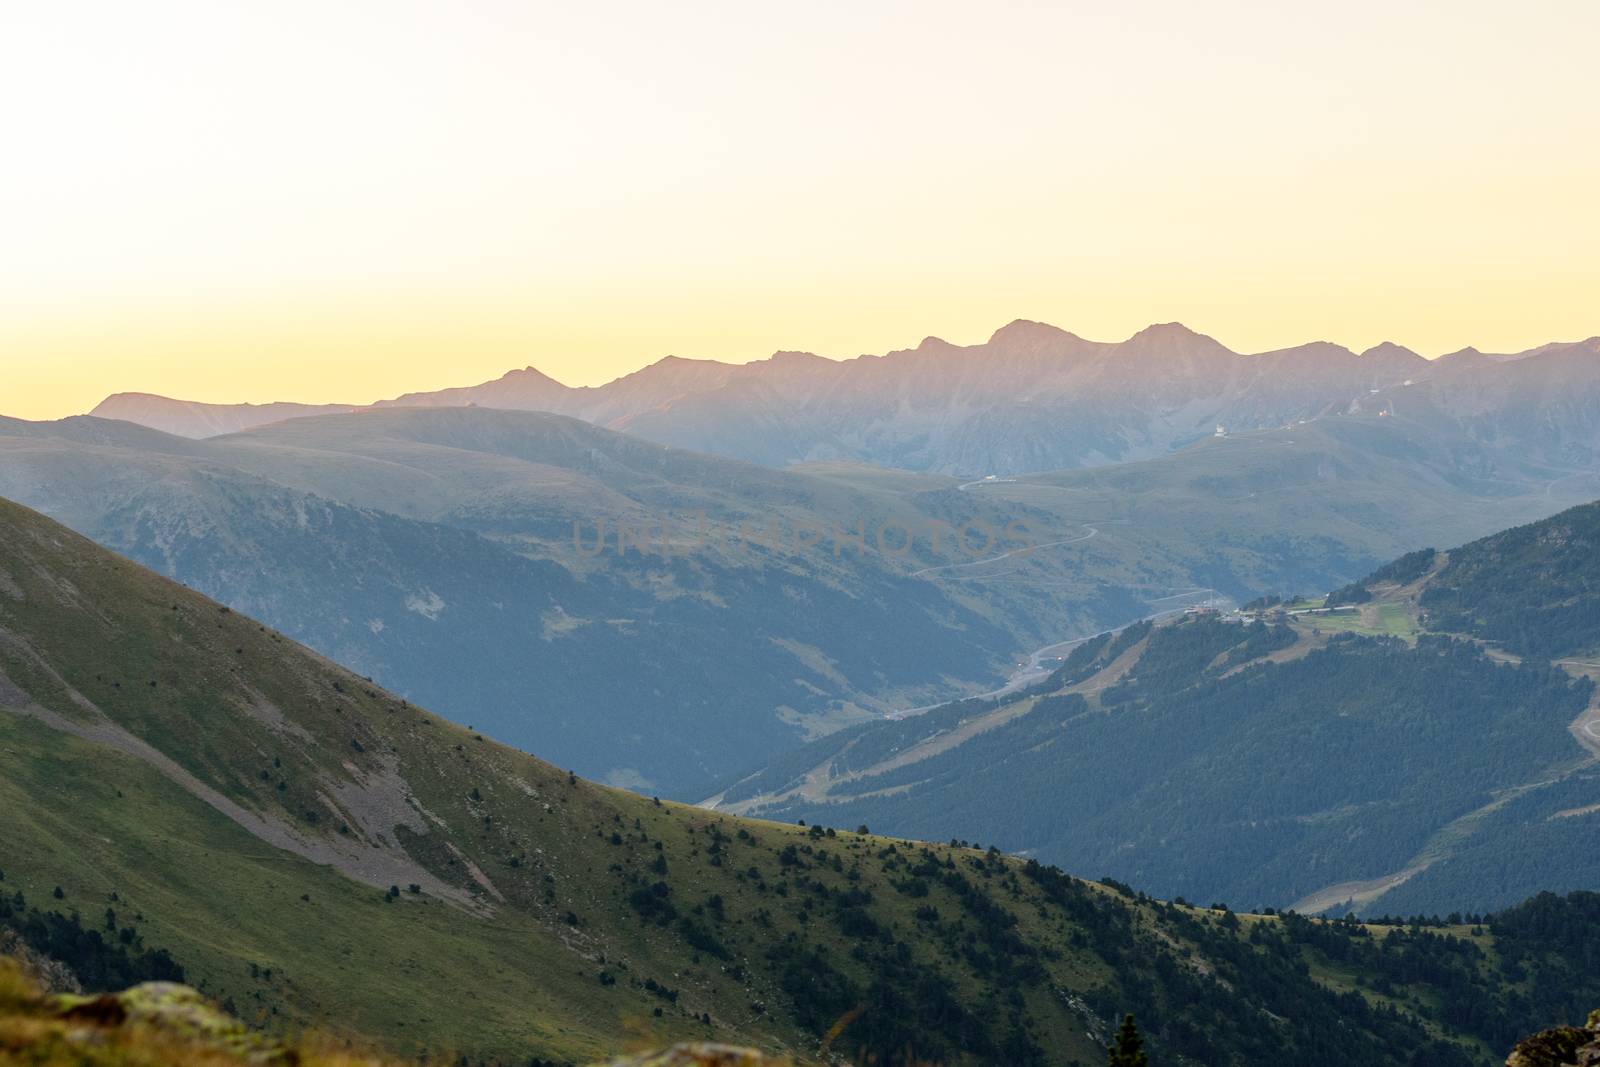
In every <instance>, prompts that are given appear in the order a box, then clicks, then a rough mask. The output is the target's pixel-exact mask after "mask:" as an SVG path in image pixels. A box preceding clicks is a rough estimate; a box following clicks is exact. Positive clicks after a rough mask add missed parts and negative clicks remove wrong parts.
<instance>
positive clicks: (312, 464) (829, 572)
mask: <svg viewBox="0 0 1600 1067" xmlns="http://www.w3.org/2000/svg"><path fill="white" fill-rule="evenodd" d="M1568 470H1570V468H1568V467H1566V466H1564V465H1563V466H1562V467H1560V468H1559V469H1557V470H1551V469H1547V468H1545V467H1543V466H1540V465H1538V464H1529V463H1525V462H1522V461H1521V460H1519V459H1518V458H1517V457H1516V455H1515V452H1514V451H1504V450H1497V449H1495V448H1493V447H1489V446H1485V445H1479V444H1476V443H1474V442H1471V441H1469V440H1464V439H1462V438H1460V437H1458V436H1451V435H1449V434H1448V433H1446V432H1445V431H1443V430H1437V429H1429V428H1427V427H1419V426H1417V425H1416V424H1413V423H1411V422H1409V421H1408V420H1405V419H1403V418H1387V417H1378V416H1341V417H1337V418H1331V417H1330V418H1328V419H1322V420H1315V421H1313V422H1309V423H1308V424H1306V425H1305V426H1297V427H1295V428H1294V429H1293V430H1289V431H1284V430H1277V431H1267V432H1263V433H1261V434H1255V435H1251V434H1236V435H1232V436H1230V437H1227V438H1223V439H1217V438H1212V437H1207V438H1205V439H1204V440H1202V441H1200V442H1198V443H1197V444H1195V445H1194V446H1191V447H1190V448H1188V449H1185V450H1183V451H1182V452H1179V453H1175V454H1173V455H1170V456H1163V457H1160V458H1157V459H1154V460H1150V461H1147V462H1145V463H1135V464H1121V465H1115V466H1110V467H1100V468H1094V469H1092V470H1085V471H1074V472H1058V473H1054V474H1044V475H1038V476H1033V477H1028V478H1020V479H1011V480H1000V479H996V480H994V481H978V482H970V483H961V482H957V481H955V480H953V479H948V478H944V477H940V476H934V475H917V474H909V473H905V472H891V471H883V470H879V469H875V468H869V467H863V466H860V465H852V464H807V465H802V466H799V467H794V468H790V469H786V470H781V471H779V470H773V469H770V468H765V467H761V466H756V465H751V464H745V463H740V462H737V461H733V460H728V459H723V458H718V457H714V456H709V455H703V454H697V453H692V452H686V451H683V450H679V449H672V448H663V447H662V446H660V445H655V444H651V443H649V442H646V441H643V440H640V439H639V438H637V437H634V436H631V435H626V434H618V433H614V432H611V431H607V430H603V429H601V428H598V427H595V426H592V425H589V424H586V423H584V422H582V421H580V420H577V419H573V418H569V417H565V416H559V415H550V414H543V413H533V412H512V411H502V410H494V409H487V408H464V407H461V408H423V409H392V410H381V411H376V410H375V411H363V412H355V413H350V414H345V415H335V416H318V417H309V418H303V419H295V420H291V421H286V422H280V423H276V424H274V425H272V426H267V427H260V428H257V429H255V430H253V431H250V432H247V433H242V434H235V435H229V436H224V437H219V438H212V439H208V440H204V441H194V440H189V439H185V438H179V437H173V436H170V435H166V434H161V433H158V432H156V431H153V430H149V429H147V428H144V427H140V426H135V425H133V424H130V423H124V422H113V421H108V420H102V419H96V418H81V417H80V418H75V419H66V420H62V421H60V422H56V423H27V422H21V421H18V420H0V494H7V495H9V496H11V497H12V498H14V499H17V500H19V501H21V502H23V503H25V504H27V505H29V506H32V507H36V508H38V509H40V510H42V511H44V512H46V513H47V514H49V515H51V516H52V517H54V518H57V519H59V520H60V521H62V522H65V523H66V524H67V525H69V526H71V527H72V528H74V529H75V530H77V531H79V532H80V533H83V534H85V535H88V536H91V537H93V538H94V539H96V540H97V541H99V542H100V543H102V544H104V545H106V546H108V547H110V548H113V549H115V550H117V551H119V552H122V553H124V554H125V555H127V556H129V557H130V558H133V559H135V560H137V561H139V562H141V563H143V564H145V565H147V566H150V567H152V568H154V569H156V570H158V571H160V572H161V573H163V574H166V575H168V576H169V577H173V578H176V579H178V580H181V581H183V582H185V583H187V584H189V585H191V586H193V587H194V588H197V589H199V590H201V591H203V592H205V593H206V594H208V595H210V596H213V597H216V598H217V599H219V600H222V601H223V602H224V603H227V604H229V605H230V606H231V607H233V608H234V609H235V610H238V611H243V612H247V613H250V614H252V615H255V616H257V617H260V618H262V619H263V620H264V621H266V622H268V623H270V624H271V625H273V626H276V627H278V628H279V629H281V630H282V631H283V632H285V633H287V634H289V635H290V636H292V637H294V638H295V639H296V640H301V641H304V642H306V643H307V644H309V645H311V646H312V647H314V648H316V649H317V650H318V651H320V652H322V653H323V654H325V655H328V656H330V657H331V658H334V659H335V660H337V661H339V662H342V663H346V664H348V665H350V666H351V667H352V668H354V669H356V670H359V671H360V672H361V673H363V674H368V675H371V676H372V677H374V678H376V679H378V680H379V681H380V682H382V683H383V684H385V685H386V686H389V687H391V688H392V689H394V690H395V691H396V692H399V693H400V694H401V695H402V696H404V697H406V698H407V699H410V700H413V701H416V702H419V703H425V704H427V705H429V706H432V707H435V708H437V709H439V710H440V711H442V712H444V713H446V714H448V715H450V716H452V717H453V718H455V719H456V720H457V721H458V722H463V723H468V724H472V725H475V726H478V727H481V728H484V729H488V730H491V731H492V732H494V733H495V734H496V735H497V736H500V737H502V738H504V739H506V740H508V741H510V742H512V743H515V744H518V745H520V746H522V747H524V748H528V749H531V750H535V751H539V752H541V753H543V754H545V755H547V756H548V757H549V758H551V759H554V760H557V761H559V762H561V763H562V764H563V765H566V766H569V767H572V768H574V769H576V770H579V771H581V772H582V773H585V774H588V775H590V776H593V777H597V778H603V779H605V780H608V781H610V782H612V783H614V784H624V785H629V786H632V787H633V788H636V789H641V790H644V791H648V792H659V793H661V794H663V795H667V796H673V797H677V798H680V799H699V798H700V797H703V796H704V795H706V793H708V792H711V791H713V786H714V785H715V783H717V782H719V781H722V780H724V779H726V778H727V776H728V775H729V774H730V773H732V772H734V771H736V770H738V769H740V768H742V767H748V766H750V765H752V764H754V763H756V762H758V761H761V760H764V759H767V758H770V757H771V756H772V755H774V754H776V753H779V752H782V751H785V750H787V749H789V748H791V747H793V746H794V745H795V744H796V743H798V742H800V741H803V740H806V739H808V738H811V737H815V736H818V735H819V734H823V733H827V732H829V731H832V730H836V729H838V728H840V727H842V726H848V725H851V724H854V723H859V722H862V721H865V720H868V719H873V718H881V717H882V716H883V715H885V714H890V713H894V712H897V711H903V710H905V709H908V708H916V707H924V706H928V705H931V704H935V703H939V702H940V701H943V700H948V699H951V698H953V697H958V696H964V695H970V694H973V693H978V692H984V691H990V690H994V689H997V688H1000V687H1002V686H1004V685H1006V684H1008V679H1010V678H1012V677H1015V678H1017V680H1018V682H1019V684H1021V683H1024V682H1025V681H1026V680H1027V679H1030V678H1036V677H1038V676H1040V672H1039V671H1038V670H1037V664H1036V662H1035V661H1034V656H1033V652H1034V650H1037V649H1040V648H1041V647H1045V646H1050V645H1052V644H1055V643H1059V642H1061V641H1063V640H1068V639H1071V638H1075V637H1079V636H1083V635H1085V634H1089V633H1094V632H1096V631H1098V630H1102V629H1105V628H1107V627H1110V626H1117V625H1121V624H1124V623H1127V622H1129V621H1132V620H1134V619H1138V618H1140V617H1143V616H1145V615H1148V614H1151V613H1155V612H1159V611H1163V610H1168V609H1170V608H1173V607H1175V606H1177V607H1181V606H1182V605H1184V604H1187V603H1193V602H1195V601H1199V600H1207V599H1214V600H1218V601H1222V602H1226V601H1228V600H1233V601H1244V600H1249V599H1251V598H1253V597H1256V596H1259V595H1261V594H1262V593H1263V592H1268V591H1272V590H1281V589H1284V588H1296V587H1298V588H1308V587H1310V588H1328V587H1330V586H1332V585H1338V584H1341V583H1344V582H1347V581H1349V580H1350V579H1351V578H1353V577H1356V576H1357V575H1359V574H1362V573H1364V572H1366V571H1367V570H1370V569H1371V567H1372V566H1374V565H1376V564H1377V563H1378V562H1380V561H1381V560H1382V559H1385V558H1389V557H1392V556H1394V555H1396V554H1398V553H1400V552H1403V551H1405V550H1407V549H1410V548H1414V547H1415V546H1416V545H1418V544H1422V543H1428V542H1430V541H1432V542H1433V543H1450V542H1451V541H1456V540H1464V539H1467V538H1470V537H1476V536H1481V535H1483V534H1485V533H1488V532H1490V531H1492V530H1494V529H1499V528H1502V527H1504V526H1506V525H1508V524H1510V523H1514V522H1519V521H1526V520H1528V519H1531V518H1539V517H1543V516H1545V515H1548V514H1550V513H1551V512H1553V511H1555V510H1557V509H1558V508H1559V507H1560V506H1561V505H1562V504H1563V503H1565V502H1569V501H1570V500H1571V499H1573V495H1574V494H1578V493H1582V492H1584V491H1585V490H1586V483H1585V482H1584V481H1583V480H1582V479H1575V478H1571V477H1570V476H1569V475H1568V473H1567V471H1568ZM1553 480H1554V481H1556V482H1557V484H1552V481H1553ZM602 534H603V537H602V536H601V535H602ZM602 541H603V544H602ZM619 542H625V544H623V545H622V547H624V548H625V549H626V551H619V550H618V549H619Z"/></svg>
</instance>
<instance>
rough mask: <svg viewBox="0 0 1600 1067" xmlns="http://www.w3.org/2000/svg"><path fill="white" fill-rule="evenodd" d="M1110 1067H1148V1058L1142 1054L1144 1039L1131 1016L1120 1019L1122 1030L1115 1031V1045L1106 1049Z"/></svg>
mask: <svg viewBox="0 0 1600 1067" xmlns="http://www.w3.org/2000/svg"><path fill="white" fill-rule="evenodd" d="M1106 1056H1107V1058H1108V1060H1109V1063H1110V1067H1150V1057H1149V1056H1146V1055H1145V1052H1144V1039H1143V1038H1141V1037H1140V1036H1139V1028H1138V1027H1137V1026H1135V1025H1134V1024H1133V1016H1132V1015H1125V1016H1123V1017H1122V1029H1120V1030H1118V1031H1117V1043H1116V1044H1115V1045H1112V1046H1111V1047H1110V1048H1108V1049H1106Z"/></svg>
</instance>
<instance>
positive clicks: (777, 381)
mask: <svg viewBox="0 0 1600 1067" xmlns="http://www.w3.org/2000/svg"><path fill="white" fill-rule="evenodd" d="M1594 351H1595V345H1594V344H1593V343H1592V341H1581V342H1575V343H1552V344H1546V345H1541V346H1539V347H1537V348H1534V349H1529V350H1527V351H1526V352H1524V353H1519V354H1516V355H1515V356H1512V357H1485V356H1481V355H1475V356H1471V357H1468V356H1465V355H1462V354H1457V355H1455V356H1448V357H1441V359H1440V360H1436V361H1433V362H1429V361H1426V360H1424V359H1423V358H1422V357H1420V356H1418V355H1417V354H1416V353H1414V352H1412V351H1410V350H1409V349H1405V348H1402V347H1401V346H1399V345H1396V344H1393V343H1392V342H1383V343H1381V344H1379V345H1376V346H1373V347H1372V348H1370V349H1368V350H1367V351H1366V352H1364V353H1362V354H1360V355H1357V354H1356V353H1354V352H1352V351H1350V350H1349V349H1347V348H1345V347H1343V346H1339V345H1336V344H1333V343H1331V342H1326V341H1317V342H1311V343H1309V344H1304V345H1298V346H1293V347H1290V348H1285V349H1278V350H1274V351H1269V352H1260V353H1253V354H1239V353H1236V352H1233V351H1232V350H1230V349H1228V348H1227V347H1226V346H1224V345H1222V344H1221V343H1220V342H1218V341H1216V340H1215V339H1214V338H1211V337H1208V336H1206V335H1204V334H1201V333H1198V332H1196V331H1194V330H1192V329H1190V328H1188V327H1187V326H1184V325H1183V324H1181V323H1158V324H1153V325H1151V326H1148V327H1145V328H1144V329H1142V330H1140V331H1138V332H1137V333H1135V334H1133V335H1132V336H1130V337H1129V338H1127V339H1125V340H1123V341H1119V342H1100V341H1089V340H1085V339H1083V338H1081V337H1079V336H1077V335H1075V334H1072V333H1070V332H1068V331H1066V330H1062V329H1060V328H1058V327H1055V326H1052V325H1049V324H1045V323H1040V322H1036V321H1033V320H1027V319H1016V320H1013V321H1012V322H1010V323H1007V324H1006V325H1004V326H1002V327H1000V328H999V329H997V330H995V331H994V332H993V333H992V334H991V335H990V336H989V338H988V339H987V340H986V341H983V342H979V343H977V344H972V345H958V344H953V343H951V342H948V341H944V340H942V339H939V338H936V337H929V338H926V339H924V340H923V341H922V342H921V343H920V344H918V345H917V346H916V347H914V348H909V349H898V350H894V351H891V352H888V353H886V354H883V355H861V356H856V357H853V358H850V359H841V360H832V359H827V358H825V357H822V356H817V355H814V354H812V353H804V352H793V351H780V352H777V353H774V354H773V355H771V356H769V357H767V358H765V359H758V360H753V361H751V362H747V363H738V364H736V363H724V362H720V361H716V360H695V359H685V358H683V357H678V356H668V357H664V358H663V359H661V360H658V361H656V362H654V363H651V364H649V365H647V366H645V367H642V368H640V369H639V370H636V371H633V372H631V373H629V374H626V375H623V376H621V377H619V378H617V379H614V380H613V381H611V382H608V383H606V384H604V385H598V386H582V387H569V386H566V385H563V384H562V383H560V382H558V381H556V380H555V379H553V378H550V377H549V376H548V375H545V374H544V373H543V372H541V371H538V370H537V369H536V368H535V367H531V366H530V367H527V368H524V369H521V370H514V371H510V372H507V373H506V374H504V375H502V376H501V377H500V378H497V379H494V380H492V381H488V382H482V383H479V384H477V385H469V386H459V387H452V388H449V389H444V390H437V391H434V392H415V393H407V394H404V395H403V396H400V397H396V398H392V399H387V400H377V401H374V402H372V403H369V404H367V405H362V407H366V408H373V407H397V406H399V407H416V406H448V405H460V404H476V405H478V406H486V407H505V408H513V409H523V410H547V411H551V412H554V413H558V414H566V415H571V416H574V417H577V418H581V419H584V420H585V421H588V422H592V423H594V424H596V425H600V426H605V427H608V428H612V429H619V430H624V431H626V432H628V433H631V434H634V435H637V436H640V437H643V438H646V439H648V440H652V441H656V442H657V443H661V444H670V445H677V446H679V447H686V448H691V449H696V450H699V451H708V452H715V453H718V454H722V455H728V456H731V457H734V458H740V459H746V460H749V461H752V462H758V463H763V464H766V465H770V466H783V465H786V464H789V463H794V462H801V461H811V460H838V459H849V460H854V461H862V462H870V463H874V464H877V465H881V466H896V467H905V468H908V469H914V470H927V471H935V472H940V473H947V474H966V475H977V474H987V473H1004V474H1015V473H1021V472H1024V471H1026V470H1028V469H1060V468H1068V467H1077V466H1091V465H1096V464H1100V463H1106V462H1113V461H1117V460H1126V459H1135V458H1140V457H1142V456H1147V455H1154V454H1160V453H1162V452H1166V451H1170V450H1172V449H1173V448H1176V447H1181V446H1182V445H1183V444H1185V443H1187V442H1189V441H1192V440H1194V439H1196V438H1198V437H1201V436H1204V435H1207V434H1209V433H1211V432H1212V431H1213V429H1214V428H1215V427H1216V426H1218V425H1221V426H1224V427H1227V428H1236V429H1254V428H1266V427H1269V426H1277V425H1285V424H1289V423H1292V422H1294V421H1295V420H1297V419H1302V418H1309V417H1313V416H1315V415H1318V414H1322V413H1325V412H1328V411H1330V410H1345V409H1348V408H1350V407H1351V406H1352V405H1356V404H1359V403H1360V402H1361V401H1362V398H1364V397H1366V396H1367V395H1369V394H1370V392H1371V390H1373V389H1374V388H1377V389H1388V388H1396V387H1403V386H1404V385H1405V384H1406V383H1408V382H1409V381H1411V380H1412V379H1413V378H1420V377H1429V378H1440V376H1443V380H1441V381H1440V382H1438V383H1436V384H1435V385H1434V386H1433V387H1434V388H1436V389H1447V390H1453V391H1455V392H1462V391H1466V392H1471V391H1473V390H1475V389H1481V388H1483V387H1484V385H1483V383H1478V382H1476V381H1475V379H1474V377H1473V376H1474V375H1477V376H1479V377H1481V376H1482V375H1484V374H1488V375H1490V377H1492V378H1497V380H1500V379H1503V380H1502V381H1499V384H1493V383H1490V387H1492V388H1500V389H1506V388H1510V387H1512V385H1513V384H1514V382H1515V380H1518V379H1521V378H1525V377H1537V376H1550V375H1555V376H1557V377H1561V378H1563V380H1564V381H1569V382H1570V384H1571V385H1572V386H1573V387H1575V388H1576V389H1577V390H1578V391H1580V392H1581V391H1582V390H1584V389H1590V390H1592V389H1593V388H1594V386H1595V381H1594V379H1595V375H1594V374H1593V373H1592V368H1591V367H1589V366H1587V365H1585V361H1586V360H1587V358H1588V356H1589V355H1591V354H1592V353H1593V352H1594ZM1565 353H1574V354H1576V355H1577V356H1578V357H1580V358H1579V359H1578V361H1577V362H1576V363H1575V364H1573V365H1571V366H1565V367H1563V366H1561V363H1562V356H1563V354H1565ZM1569 362H1570V361H1569ZM1496 368H1498V369H1496ZM95 412H96V413H98V414H101V415H115V416H118V417H127V418H130V419H132V420H133V421H142V422H144V423H146V424H150V425H159V427H160V428H163V429H169V430H174V431H176V432H180V433H183V434H184V435H185V436H192V437H200V436H211V435H214V434H215V433H217V432H226V431H235V430H240V429H249V428H252V427H254V426H259V425H265V424H267V423H268V422H270V421H272V420H275V419H278V418H282V417H287V416H290V415H294V416H299V415H305V414H312V413H314V412H313V411H311V410H303V411H302V410H298V409H289V408H280V407H273V406H270V405H269V406H265V407H250V406H229V405H199V404H190V403H188V402H185V401H169V400H165V399H159V398H155V399H153V398H149V397H145V398H142V399H138V400H137V401H135V400H133V399H127V398H126V396H125V395H124V394H118V395H117V396H114V397H111V398H108V399H107V400H106V401H105V402H103V403H102V404H101V405H100V406H99V407H97V408H96V409H95ZM219 427H221V428H222V429H221V430H219ZM1591 445H1592V443H1591V444H1590V445H1586V446H1585V447H1591ZM1040 453H1042V454H1043V458H1042V462H1041V461H1040V460H1037V459H1034V458H1033V456H1035V455H1038V454H1040ZM1029 463H1035V464H1037V465H1036V466H1034V467H1032V468H1030V467H1028V466H1027V464H1029Z"/></svg>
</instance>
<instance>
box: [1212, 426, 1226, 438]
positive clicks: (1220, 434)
mask: <svg viewBox="0 0 1600 1067" xmlns="http://www.w3.org/2000/svg"><path fill="white" fill-rule="evenodd" d="M1211 436H1212V437H1226V436H1228V428H1227V427H1226V426H1222V425H1218V426H1217V432H1216V433H1214V434H1212V435H1211Z"/></svg>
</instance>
